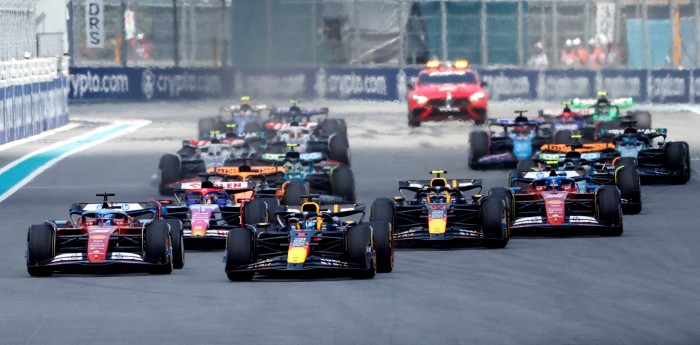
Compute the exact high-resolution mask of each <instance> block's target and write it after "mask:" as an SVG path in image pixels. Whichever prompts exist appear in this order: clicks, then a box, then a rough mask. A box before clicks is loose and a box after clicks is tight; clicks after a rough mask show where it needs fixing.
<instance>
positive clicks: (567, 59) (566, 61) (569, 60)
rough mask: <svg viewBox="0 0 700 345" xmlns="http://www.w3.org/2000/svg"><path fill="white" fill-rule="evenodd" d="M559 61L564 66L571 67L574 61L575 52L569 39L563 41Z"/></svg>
mask: <svg viewBox="0 0 700 345" xmlns="http://www.w3.org/2000/svg"><path fill="white" fill-rule="evenodd" d="M559 62H560V63H561V64H562V65H564V66H566V67H573V66H574V64H575V63H576V53H575V52H574V47H573V42H572V41H571V39H567V40H566V43H564V50H562V51H561V57H560V58H559Z"/></svg>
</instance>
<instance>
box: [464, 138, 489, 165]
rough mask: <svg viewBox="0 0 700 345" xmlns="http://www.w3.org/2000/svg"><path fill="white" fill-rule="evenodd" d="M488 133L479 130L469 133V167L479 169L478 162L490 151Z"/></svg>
mask: <svg viewBox="0 0 700 345" xmlns="http://www.w3.org/2000/svg"><path fill="white" fill-rule="evenodd" d="M489 141H490V139H489V135H488V133H486V132H484V131H482V130H477V131H472V132H471V133H469V168H471V169H478V162H479V159H480V158H481V157H484V156H486V155H487V154H488V153H489Z"/></svg>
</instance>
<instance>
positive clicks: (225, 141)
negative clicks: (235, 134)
mask: <svg viewBox="0 0 700 345" xmlns="http://www.w3.org/2000/svg"><path fill="white" fill-rule="evenodd" d="M210 144H222V145H230V146H236V147H238V146H243V145H244V144H245V139H238V138H236V139H232V138H222V139H215V140H194V139H193V140H189V139H185V140H183V141H182V146H188V147H194V148H198V147H204V146H209V145H210Z"/></svg>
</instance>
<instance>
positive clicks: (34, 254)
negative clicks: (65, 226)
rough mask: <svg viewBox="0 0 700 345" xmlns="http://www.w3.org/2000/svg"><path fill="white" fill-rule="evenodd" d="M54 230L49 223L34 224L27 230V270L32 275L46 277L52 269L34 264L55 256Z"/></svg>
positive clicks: (51, 272)
mask: <svg viewBox="0 0 700 345" xmlns="http://www.w3.org/2000/svg"><path fill="white" fill-rule="evenodd" d="M54 238H55V232H54V230H53V227H52V226H51V225H49V224H46V223H44V224H35V225H32V226H30V227H29V230H28V231H27V272H28V273H29V275H30V276H32V277H47V276H50V275H52V274H53V269H52V268H51V267H47V266H36V265H37V264H38V263H39V262H42V261H46V260H50V259H52V258H53V257H54V256H55V252H54V241H55V239H54Z"/></svg>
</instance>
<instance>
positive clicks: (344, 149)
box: [328, 134, 350, 165]
mask: <svg viewBox="0 0 700 345" xmlns="http://www.w3.org/2000/svg"><path fill="white" fill-rule="evenodd" d="M349 148H350V143H349V142H348V137H347V135H345V134H336V135H334V136H332V137H330V139H328V158H329V159H331V160H334V161H338V162H340V163H343V164H347V165H350V154H349V152H348V151H349Z"/></svg>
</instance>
